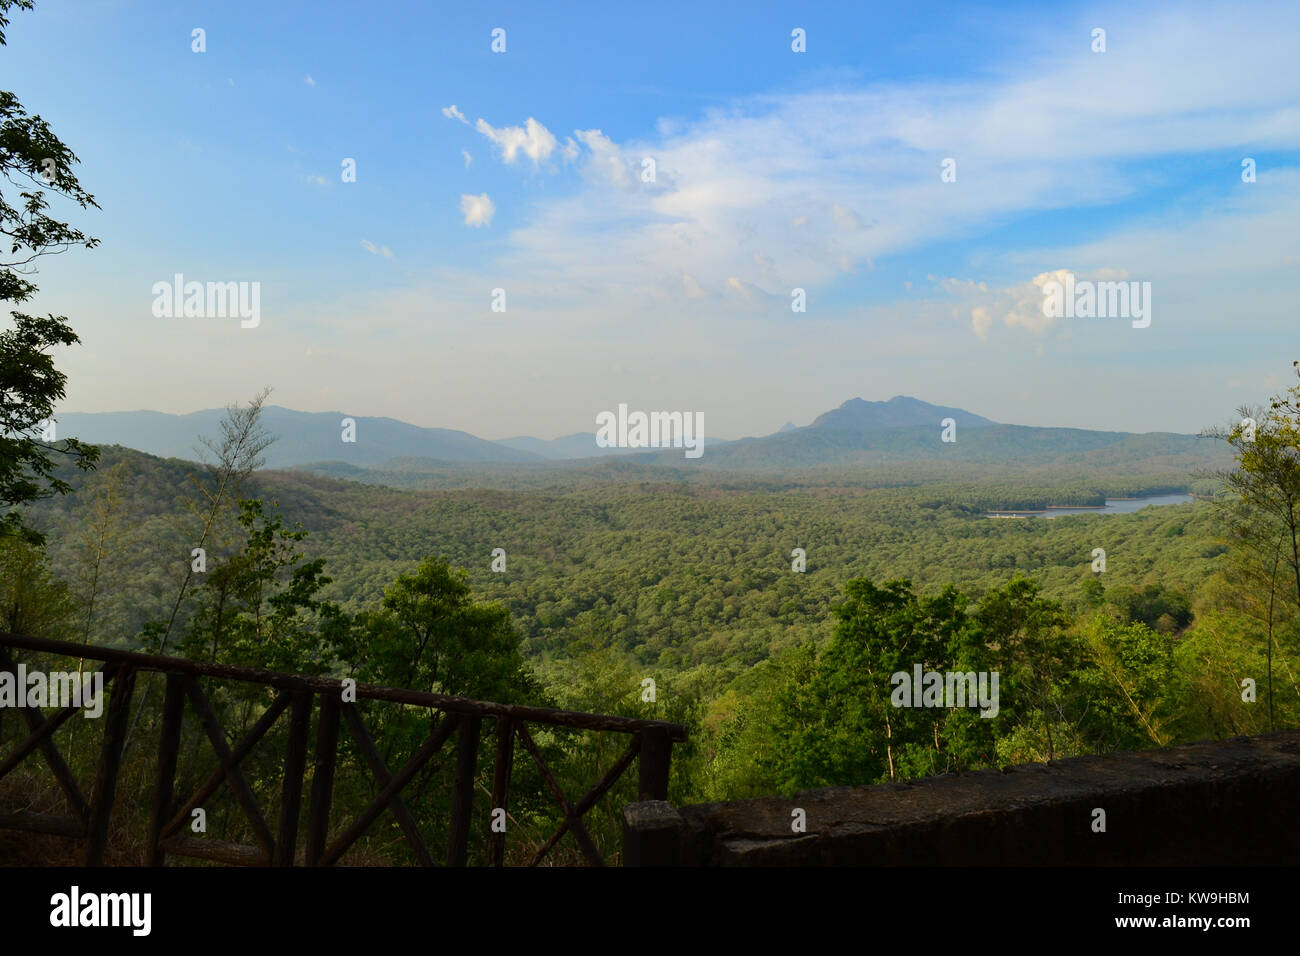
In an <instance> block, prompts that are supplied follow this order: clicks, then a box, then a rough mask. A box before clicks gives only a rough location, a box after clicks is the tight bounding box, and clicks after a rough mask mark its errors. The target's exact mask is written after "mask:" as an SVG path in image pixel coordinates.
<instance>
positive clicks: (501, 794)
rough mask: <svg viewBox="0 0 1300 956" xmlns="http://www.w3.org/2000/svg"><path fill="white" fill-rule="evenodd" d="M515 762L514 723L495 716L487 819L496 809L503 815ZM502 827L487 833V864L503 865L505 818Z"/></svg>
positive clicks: (504, 858)
mask: <svg viewBox="0 0 1300 956" xmlns="http://www.w3.org/2000/svg"><path fill="white" fill-rule="evenodd" d="M514 763H515V724H514V721H513V720H512V719H511V718H509V717H498V718H497V765H496V772H495V773H493V775H492V806H491V807H490V808H489V810H490V812H489V814H488V819H489V820H491V819H492V817H493V816H494V815H495V814H496V812H497V811H498V810H500V811H501V813H502V814H503V815H504V814H505V813H506V812H507V810H508V808H509V804H510V774H511V771H512V770H513V769H514ZM501 824H502V827H503V829H502V830H500V831H498V830H496V829H495V828H493V829H492V830H491V831H490V832H489V833H488V866H505V862H506V834H505V830H504V826H505V820H502V821H501Z"/></svg>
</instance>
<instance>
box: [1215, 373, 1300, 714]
mask: <svg viewBox="0 0 1300 956" xmlns="http://www.w3.org/2000/svg"><path fill="white" fill-rule="evenodd" d="M1291 365H1292V368H1293V369H1294V370H1295V373H1296V376H1297V378H1300V361H1294V362H1292V363H1291ZM1238 415H1239V416H1240V418H1241V420H1240V421H1239V422H1237V423H1236V424H1234V425H1232V426H1230V427H1228V428H1219V429H1213V430H1211V431H1210V434H1211V435H1212V436H1214V437H1216V438H1220V439H1222V440H1224V441H1226V442H1227V443H1228V444H1229V446H1230V447H1231V448H1232V450H1233V453H1234V457H1235V459H1236V464H1237V467H1236V468H1235V469H1233V470H1232V471H1230V472H1226V473H1224V474H1222V475H1221V478H1222V481H1223V484H1224V487H1225V489H1226V491H1227V492H1228V497H1227V499H1226V501H1225V506H1226V509H1227V516H1228V524H1229V528H1230V533H1231V536H1232V538H1233V541H1234V543H1235V544H1236V545H1237V554H1236V555H1235V558H1236V565H1237V568H1236V570H1237V573H1238V574H1239V575H1240V578H1241V579H1243V580H1246V581H1253V582H1254V583H1255V585H1256V588H1257V590H1258V591H1260V592H1262V591H1264V590H1265V589H1266V590H1267V597H1261V598H1260V599H1259V600H1257V601H1255V602H1252V603H1253V604H1254V605H1256V606H1257V607H1258V608H1259V609H1260V610H1259V612H1257V616H1259V617H1260V618H1261V619H1262V620H1264V622H1265V624H1266V627H1267V641H1268V646H1267V652H1266V661H1267V675H1266V680H1267V693H1268V702H1269V713H1270V715H1271V714H1272V712H1273V645H1274V640H1275V627H1276V625H1277V624H1282V625H1283V628H1282V632H1283V634H1288V633H1289V634H1290V636H1291V637H1292V638H1293V639H1294V636H1295V634H1296V632H1297V630H1298V629H1300V628H1298V627H1297V625H1298V623H1300V622H1298V621H1297V612H1298V611H1300V385H1293V386H1292V387H1291V388H1290V389H1289V390H1288V391H1286V392H1284V393H1282V394H1280V395H1275V396H1274V397H1273V398H1272V399H1271V400H1270V402H1269V405H1268V407H1267V408H1249V407H1242V408H1240V409H1238ZM1284 581H1289V582H1291V583H1290V584H1284V583H1283V582H1284ZM1264 609H1266V610H1264Z"/></svg>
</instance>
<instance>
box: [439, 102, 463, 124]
mask: <svg viewBox="0 0 1300 956" xmlns="http://www.w3.org/2000/svg"><path fill="white" fill-rule="evenodd" d="M442 115H443V116H445V117H447V119H457V120H460V121H461V122H462V123H465V124H466V125H468V124H469V120H467V119H465V114H464V113H462V112H461V111H460V110H458V109H457V108H456V104H455V103H452V104H451V106H444V107H443V108H442Z"/></svg>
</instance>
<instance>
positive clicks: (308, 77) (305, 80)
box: [302, 73, 316, 86]
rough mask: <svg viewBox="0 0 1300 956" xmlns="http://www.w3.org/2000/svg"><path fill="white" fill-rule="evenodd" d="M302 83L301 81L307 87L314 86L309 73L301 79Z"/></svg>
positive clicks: (314, 82)
mask: <svg viewBox="0 0 1300 956" xmlns="http://www.w3.org/2000/svg"><path fill="white" fill-rule="evenodd" d="M302 81H303V82H304V83H306V84H307V85H308V86H315V85H316V81H315V80H313V79H312V78H311V74H310V73H308V74H307V75H306V76H304V77H303V78H302Z"/></svg>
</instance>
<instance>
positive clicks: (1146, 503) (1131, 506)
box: [985, 495, 1192, 518]
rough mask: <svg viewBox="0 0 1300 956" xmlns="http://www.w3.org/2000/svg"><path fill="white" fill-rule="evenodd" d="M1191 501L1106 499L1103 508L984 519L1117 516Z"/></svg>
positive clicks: (1016, 513) (1177, 498)
mask: <svg viewBox="0 0 1300 956" xmlns="http://www.w3.org/2000/svg"><path fill="white" fill-rule="evenodd" d="M1191 500H1192V496H1191V495H1150V496H1148V497H1146V498H1107V499H1106V504H1105V506H1103V507H1096V508H1048V509H1046V510H1045V511H990V512H989V513H988V514H987V515H985V517H986V518H1059V517H1061V516H1062V515H1086V514H1103V515H1119V514H1128V513H1130V512H1133V511H1137V510H1138V509H1139V508H1147V507H1150V506H1152V505H1181V504H1186V503H1187V502H1189V501H1191Z"/></svg>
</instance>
